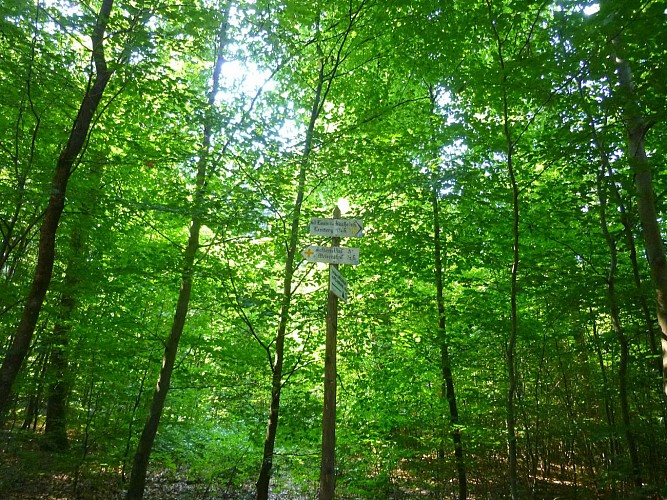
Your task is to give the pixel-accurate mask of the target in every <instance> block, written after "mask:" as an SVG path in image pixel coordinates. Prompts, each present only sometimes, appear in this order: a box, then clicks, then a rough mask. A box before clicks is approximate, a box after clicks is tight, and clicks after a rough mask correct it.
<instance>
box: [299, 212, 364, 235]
mask: <svg viewBox="0 0 667 500" xmlns="http://www.w3.org/2000/svg"><path fill="white" fill-rule="evenodd" d="M363 229H364V223H363V221H362V220H361V219H320V218H317V217H313V218H312V219H310V234H312V235H314V236H329V237H332V238H333V237H336V238H361V237H362V236H363V235H364V233H363V232H362V230H363Z"/></svg>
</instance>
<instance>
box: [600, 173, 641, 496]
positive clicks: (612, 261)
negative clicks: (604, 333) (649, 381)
mask: <svg viewBox="0 0 667 500" xmlns="http://www.w3.org/2000/svg"><path fill="white" fill-rule="evenodd" d="M604 172H605V167H604V165H603V166H602V168H601V170H600V171H599V172H598V175H597V190H598V197H599V199H600V226H601V229H602V234H603V236H604V239H605V241H606V242H607V247H608V248H609V272H608V274H607V298H608V300H609V315H610V317H611V324H612V328H613V330H614V333H615V334H616V338H617V339H618V344H619V347H620V359H619V366H618V392H619V398H620V403H621V416H622V418H623V431H624V434H625V440H626V444H627V446H628V452H629V454H630V463H631V464H632V476H633V481H634V484H635V487H636V488H637V489H639V488H641V487H642V479H641V467H640V464H639V454H638V452H637V441H636V439H635V435H634V432H633V430H632V422H631V418H630V403H629V401H628V358H629V349H628V339H627V337H626V335H625V332H624V331H623V327H622V325H621V320H620V310H619V306H618V299H617V296H616V269H617V260H618V259H617V257H618V251H617V249H616V241H615V240H614V238H613V237H612V235H611V233H610V232H609V227H608V225H607V213H606V212H607V194H606V186H604V185H603V182H604Z"/></svg>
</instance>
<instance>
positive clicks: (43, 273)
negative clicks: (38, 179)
mask: <svg viewBox="0 0 667 500" xmlns="http://www.w3.org/2000/svg"><path fill="white" fill-rule="evenodd" d="M112 6H113V0H103V1H102V4H101V6H100V11H99V13H98V15H97V22H96V25H95V28H94V30H93V34H92V37H91V39H92V48H93V51H92V58H93V62H94V64H95V78H94V81H93V82H92V85H91V86H90V87H89V89H88V90H87V91H86V94H85V95H84V97H83V101H82V102H81V105H80V107H79V111H78V114H77V117H76V119H75V120H74V124H73V126H72V130H71V132H70V135H69V139H68V141H67V144H66V146H65V148H64V149H63V150H62V152H61V153H60V156H59V157H58V161H57V163H56V168H55V172H54V175H53V179H52V181H51V197H50V199H49V204H48V206H47V208H46V213H45V215H44V219H43V221H42V226H41V229H40V235H39V247H38V257H37V266H36V268H35V274H34V276H33V281H32V285H31V287H30V291H29V292H28V296H27V298H26V301H25V306H24V308H23V313H22V315H21V320H20V322H19V325H18V327H17V328H16V331H15V333H14V338H13V340H12V344H11V346H10V348H9V350H8V351H7V353H6V355H5V358H4V360H3V363H2V367H1V368H0V422H1V421H2V420H3V419H4V414H5V412H6V411H7V408H8V405H9V401H10V394H11V390H12V386H13V384H14V381H15V380H16V376H17V375H18V373H19V370H20V369H21V365H22V364H23V360H24V359H25V357H26V354H27V353H28V350H29V348H30V343H31V341H32V337H33V335H34V332H35V326H36V324H37V320H38V318H39V313H40V311H41V309H42V304H43V303H44V298H45V296H46V292H47V290H48V288H49V285H50V283H51V277H52V274H53V262H54V258H55V243H56V232H57V230H58V225H59V222H60V216H61V214H62V211H63V208H64V206H65V193H66V191H67V184H68V181H69V177H70V175H71V173H72V167H73V166H74V163H75V162H76V160H77V158H78V157H79V154H80V153H81V150H82V149H83V146H84V143H85V141H86V137H87V136H88V131H89V129H90V125H91V122H92V120H93V116H94V115H95V112H96V110H97V108H98V105H99V103H100V101H101V99H102V94H103V93H104V89H105V88H106V86H107V83H108V82H109V79H110V78H111V75H112V71H111V70H109V69H108V68H107V62H106V59H105V56H104V36H105V32H106V28H107V22H108V20H109V16H110V14H111V8H112Z"/></svg>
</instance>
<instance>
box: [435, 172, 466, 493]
mask: <svg viewBox="0 0 667 500" xmlns="http://www.w3.org/2000/svg"><path fill="white" fill-rule="evenodd" d="M438 200H439V194H438V188H437V186H436V185H435V183H434V186H433V187H432V194H431V204H432V207H433V231H434V238H433V239H434V243H435V285H436V297H437V307H438V333H439V335H438V340H439V342H440V367H441V370H442V397H443V398H444V399H446V400H447V403H448V405H449V423H450V426H451V428H452V430H451V436H452V441H453V443H454V457H455V459H456V471H457V473H458V479H459V495H458V497H459V500H464V499H466V498H467V497H468V482H467V479H466V467H465V459H464V457H463V442H462V437H461V429H460V427H459V410H458V406H457V404H456V393H455V392H454V377H453V375H452V364H451V361H450V359H449V342H448V341H447V329H446V318H445V300H444V296H443V255H442V254H443V251H442V241H441V238H440V206H439V202H438ZM444 257H445V258H446V255H445V256H444Z"/></svg>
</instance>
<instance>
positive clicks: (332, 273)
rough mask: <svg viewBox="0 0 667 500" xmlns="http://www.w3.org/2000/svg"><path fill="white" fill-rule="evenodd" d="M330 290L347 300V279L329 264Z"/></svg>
mask: <svg viewBox="0 0 667 500" xmlns="http://www.w3.org/2000/svg"><path fill="white" fill-rule="evenodd" d="M329 290H331V291H332V292H333V293H334V295H336V297H338V298H340V299H341V300H342V301H343V302H345V301H346V300H347V280H346V279H345V278H343V275H342V274H340V271H339V270H338V269H336V268H335V267H333V266H329Z"/></svg>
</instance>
